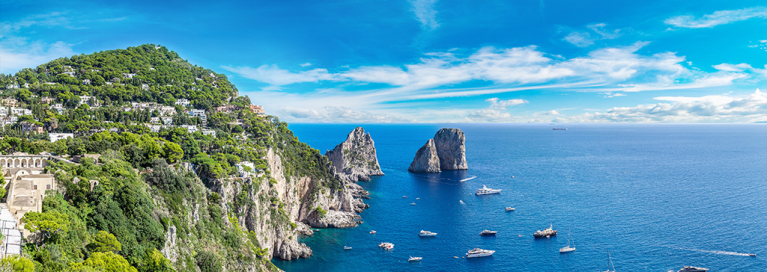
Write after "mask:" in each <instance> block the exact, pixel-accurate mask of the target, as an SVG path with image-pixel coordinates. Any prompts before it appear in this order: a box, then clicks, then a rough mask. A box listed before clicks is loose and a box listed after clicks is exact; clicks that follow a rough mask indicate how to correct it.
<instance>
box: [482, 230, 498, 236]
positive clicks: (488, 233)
mask: <svg viewBox="0 0 767 272" xmlns="http://www.w3.org/2000/svg"><path fill="white" fill-rule="evenodd" d="M496 233H498V232H497V231H493V230H483V231H482V232H480V233H479V235H495V234H496Z"/></svg>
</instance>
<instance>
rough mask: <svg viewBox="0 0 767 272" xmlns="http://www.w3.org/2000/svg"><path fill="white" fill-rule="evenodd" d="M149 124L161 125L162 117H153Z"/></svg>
mask: <svg viewBox="0 0 767 272" xmlns="http://www.w3.org/2000/svg"><path fill="white" fill-rule="evenodd" d="M149 122H150V123H152V124H159V123H160V117H152V118H150V119H149Z"/></svg>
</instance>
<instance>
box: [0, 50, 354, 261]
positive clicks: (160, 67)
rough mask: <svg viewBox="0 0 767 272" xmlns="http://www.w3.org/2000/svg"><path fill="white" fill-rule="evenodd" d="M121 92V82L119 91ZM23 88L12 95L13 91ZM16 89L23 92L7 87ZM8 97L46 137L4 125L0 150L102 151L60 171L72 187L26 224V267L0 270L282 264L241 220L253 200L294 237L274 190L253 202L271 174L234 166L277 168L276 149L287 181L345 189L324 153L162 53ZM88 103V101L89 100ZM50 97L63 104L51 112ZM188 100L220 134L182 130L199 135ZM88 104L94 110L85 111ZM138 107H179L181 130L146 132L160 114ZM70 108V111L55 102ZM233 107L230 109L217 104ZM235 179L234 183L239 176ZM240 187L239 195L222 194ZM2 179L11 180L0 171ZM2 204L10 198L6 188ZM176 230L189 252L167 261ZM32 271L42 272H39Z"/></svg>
mask: <svg viewBox="0 0 767 272" xmlns="http://www.w3.org/2000/svg"><path fill="white" fill-rule="evenodd" d="M110 83H111V84H110ZM16 84H18V85H19V88H13V87H15V86H13V85H16ZM8 85H11V87H12V88H7V86H8ZM2 87H5V89H4V90H3V92H2V94H1V95H0V96H2V98H13V99H16V100H18V101H19V104H20V105H19V107H20V108H25V109H30V110H31V111H32V115H31V116H30V115H24V116H21V117H20V118H19V120H20V121H22V120H25V121H28V122H31V123H35V124H39V125H41V126H44V127H45V128H46V132H45V133H40V134H37V133H29V132H24V131H22V130H21V129H20V126H19V125H18V124H14V125H7V126H5V127H4V128H3V129H2V130H0V136H3V138H2V139H0V152H1V153H3V154H11V153H14V152H26V153H31V154H38V153H40V152H50V153H52V154H55V155H57V156H64V157H67V156H75V155H82V154H101V157H100V158H99V159H97V160H93V159H90V158H86V159H83V160H82V161H81V163H80V164H71V163H66V162H55V163H52V164H51V165H49V166H47V167H46V169H45V171H46V172H47V173H51V174H54V176H55V178H56V181H57V182H58V183H59V185H60V187H62V188H65V190H61V191H62V192H56V191H49V192H47V193H48V196H47V197H46V198H45V199H44V201H43V209H42V212H39V213H38V212H29V213H27V214H26V215H25V217H24V220H25V222H26V226H25V227H26V228H27V229H28V230H29V231H31V232H33V233H35V234H37V235H36V236H35V237H37V238H36V239H35V240H34V241H28V243H27V244H26V245H25V246H24V255H23V257H21V258H18V257H14V258H7V259H4V260H3V262H2V263H0V267H19V270H16V269H15V268H14V270H15V271H27V270H24V269H32V267H33V269H34V271H222V269H225V268H227V269H229V270H237V269H242V268H243V267H250V266H253V267H256V268H257V269H258V268H262V269H264V268H265V269H274V266H273V265H272V264H271V263H270V262H269V260H267V259H265V257H266V256H267V255H268V252H267V251H266V250H265V249H264V248H261V245H259V243H258V239H257V238H256V236H257V235H258V234H256V233H254V232H253V231H250V230H248V229H246V228H244V227H242V226H240V224H239V223H238V222H239V221H241V220H242V218H243V216H244V215H243V212H244V211H245V210H247V207H249V205H252V204H253V202H254V201H253V199H254V198H261V199H268V200H269V201H271V203H272V204H273V205H271V206H269V207H268V208H269V209H270V210H269V212H270V213H271V214H272V217H271V218H278V219H279V220H278V221H275V222H272V224H283V225H288V226H291V228H295V224H293V223H292V222H289V220H288V219H287V215H286V212H285V211H284V210H283V207H284V204H283V203H281V202H280V201H279V200H277V199H275V196H274V194H273V190H270V191H269V195H259V196H256V195H253V192H255V191H256V188H258V187H259V186H261V184H262V182H263V181H267V183H263V184H269V185H268V186H271V184H272V183H273V182H274V181H273V180H270V179H269V178H268V175H267V176H264V177H262V178H256V179H254V180H253V182H245V181H243V180H242V179H237V178H236V177H237V176H238V174H239V173H238V170H237V168H236V167H235V166H236V165H238V164H239V163H241V162H244V161H249V162H252V163H253V166H254V169H251V168H250V167H240V171H246V172H261V173H265V172H266V173H268V170H266V169H267V163H266V161H265V159H264V157H265V155H266V152H267V150H269V149H273V150H277V151H279V152H280V154H281V156H282V160H283V161H282V165H283V171H284V172H283V174H284V175H285V176H309V177H313V178H316V179H317V180H322V181H324V184H323V185H324V186H326V187H328V188H332V189H341V188H340V185H339V183H338V180H337V179H335V178H334V177H333V175H332V173H331V172H330V170H329V168H328V167H326V166H327V165H328V161H327V158H326V157H324V156H322V154H320V152H319V151H318V150H316V149H313V148H311V147H309V146H308V145H307V144H305V143H302V142H300V141H299V140H298V139H297V138H296V137H295V136H294V135H293V133H292V132H291V131H290V130H289V129H288V124H287V123H284V122H280V121H279V119H278V118H276V117H259V116H258V115H257V114H256V113H254V112H252V111H250V110H248V108H247V106H248V105H250V103H251V101H250V98H248V97H239V96H238V93H237V89H236V88H235V87H234V86H233V85H231V84H230V83H229V82H228V80H227V78H226V76H224V75H220V74H216V73H215V72H213V71H211V70H207V69H204V68H201V67H197V66H195V65H191V64H189V63H188V62H186V61H184V60H182V59H181V58H180V57H179V56H178V54H176V53H175V52H172V51H168V50H167V49H166V48H165V47H161V46H155V45H142V46H138V47H131V48H128V49H126V50H110V51H104V52H97V53H94V54H91V55H79V56H72V57H70V58H60V59H57V60H54V61H51V62H49V63H46V64H42V65H40V66H38V67H36V68H33V69H24V70H22V71H20V72H19V73H16V74H15V75H2V74H0V88H2ZM82 96H88V97H90V98H89V101H81V97H82ZM43 98H55V101H53V102H46V103H44V102H43V101H42V100H43ZM179 99H188V100H190V101H191V103H192V104H193V108H196V109H202V110H205V112H206V115H207V120H206V121H207V122H206V123H205V125H207V127H208V128H210V129H213V130H215V132H216V134H215V136H212V135H204V134H203V133H201V132H199V131H198V132H194V133H189V132H188V130H187V129H186V128H181V127H178V125H197V126H202V125H203V121H202V119H201V118H199V117H190V115H189V114H188V113H186V112H185V110H187V109H188V108H185V107H183V106H182V105H176V104H175V102H176V101H177V100H179ZM81 102H83V103H81ZM131 102H153V103H157V106H171V107H174V109H175V112H174V113H172V114H171V115H172V118H173V119H172V120H173V126H169V127H164V128H162V129H160V130H159V132H152V131H151V130H150V129H149V127H148V126H147V123H149V122H150V119H151V118H152V117H159V116H161V114H160V113H159V112H158V111H157V110H153V111H149V110H144V109H139V110H136V109H132V108H131ZM54 104H62V106H63V107H65V109H64V110H63V111H58V110H56V109H55V108H54V107H53V105H54ZM222 105H231V106H233V110H231V111H230V112H218V111H216V107H218V106H222ZM48 132H50V133H54V132H60V133H74V134H75V137H74V138H69V139H63V140H58V141H56V142H50V141H49V135H48ZM230 180H231V181H230ZM227 182H234V183H233V184H237V186H238V187H237V188H239V189H237V191H236V195H235V196H234V197H230V198H222V196H221V195H219V194H217V193H216V192H214V191H213V190H211V187H212V186H221V185H222V184H224V183H227ZM0 184H4V181H3V180H2V177H1V176H0ZM0 193H2V194H3V195H4V194H5V192H4V191H1V192H0ZM169 233H175V237H179V238H178V241H177V242H176V243H179V246H183V247H185V249H186V250H185V251H183V252H184V253H183V254H181V255H180V256H177V257H175V258H174V259H175V260H174V261H172V260H169V259H168V258H166V257H165V256H164V254H163V253H162V252H163V250H164V248H165V247H166V246H168V244H169V243H171V242H172V241H170V240H169V239H168V235H169ZM29 271H31V270H29Z"/></svg>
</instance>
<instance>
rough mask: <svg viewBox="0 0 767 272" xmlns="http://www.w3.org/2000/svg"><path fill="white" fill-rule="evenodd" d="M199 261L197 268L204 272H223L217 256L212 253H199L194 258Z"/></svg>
mask: <svg viewBox="0 0 767 272" xmlns="http://www.w3.org/2000/svg"><path fill="white" fill-rule="evenodd" d="M194 258H195V260H196V261H197V266H198V267H200V271H202V272H221V270H222V269H221V263H220V262H219V261H218V257H217V256H216V254H214V253H213V252H210V251H202V252H200V253H197V256H195V257H194Z"/></svg>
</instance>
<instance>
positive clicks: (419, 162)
mask: <svg viewBox="0 0 767 272" xmlns="http://www.w3.org/2000/svg"><path fill="white" fill-rule="evenodd" d="M466 169H469V167H468V165H467V163H466V136H465V135H464V134H463V131H462V130H460V129H457V128H443V129H440V130H439V131H437V133H436V134H434V139H429V141H427V142H426V144H425V145H423V146H422V147H421V148H420V149H418V151H417V152H416V153H415V158H414V159H413V162H412V163H410V168H408V171H410V172H418V173H439V172H441V171H443V170H466Z"/></svg>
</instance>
